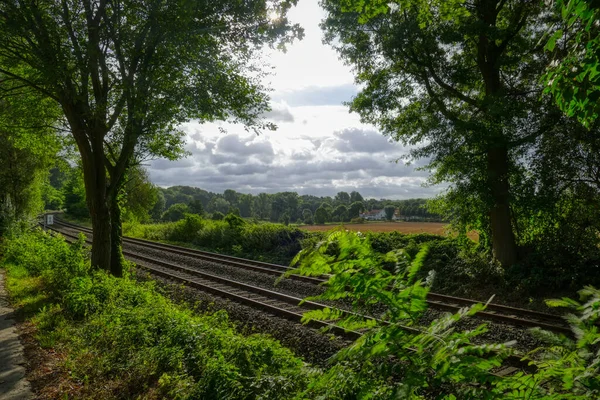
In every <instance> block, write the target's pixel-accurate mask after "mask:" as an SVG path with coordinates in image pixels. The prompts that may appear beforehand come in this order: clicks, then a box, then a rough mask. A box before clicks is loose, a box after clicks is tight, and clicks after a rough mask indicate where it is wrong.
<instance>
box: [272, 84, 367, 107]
mask: <svg viewBox="0 0 600 400" xmlns="http://www.w3.org/2000/svg"><path fill="white" fill-rule="evenodd" d="M357 93H358V88H357V87H356V86H355V85H354V84H351V83H349V84H343V85H337V86H308V87H305V88H302V89H293V90H283V91H279V92H276V93H275V94H274V95H273V100H276V101H284V102H285V103H286V104H288V105H290V106H292V107H299V106H329V105H334V106H339V105H341V104H342V103H344V102H346V101H350V100H352V97H354V96H356V94H357Z"/></svg>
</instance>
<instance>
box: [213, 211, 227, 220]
mask: <svg viewBox="0 0 600 400" xmlns="http://www.w3.org/2000/svg"><path fill="white" fill-rule="evenodd" d="M211 218H212V220H213V221H221V220H222V219H223V218H225V215H224V214H223V213H222V212H220V211H215V212H214V213H212V216H211Z"/></svg>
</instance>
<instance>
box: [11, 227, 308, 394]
mask: <svg viewBox="0 0 600 400" xmlns="http://www.w3.org/2000/svg"><path fill="white" fill-rule="evenodd" d="M187 221H188V224H190V226H194V224H195V223H196V222H197V220H196V219H194V218H187ZM180 222H181V225H184V224H185V221H180ZM5 250H6V253H5V254H6V258H5V263H9V262H10V263H11V264H13V265H18V266H21V267H22V268H23V267H24V270H26V271H27V272H28V274H31V275H36V276H40V277H41V278H42V280H43V281H44V283H45V285H44V286H45V288H46V289H50V290H51V291H52V292H53V293H58V294H60V296H58V297H55V298H54V300H53V301H56V303H54V304H50V305H49V306H47V307H44V308H43V309H41V310H39V311H37V315H36V316H35V317H34V319H33V322H34V324H35V326H36V327H37V329H38V331H37V333H36V337H37V338H39V340H40V343H42V344H44V345H48V346H53V347H54V346H59V347H60V348H61V354H63V355H64V356H65V358H64V363H65V368H68V370H69V375H70V376H71V377H72V379H73V380H74V381H75V382H77V384H76V385H72V386H75V387H79V388H80V390H84V391H85V390H91V391H93V392H94V395H93V396H88V395H85V394H82V393H76V394H75V395H73V396H71V395H68V394H65V393H62V394H61V396H60V397H65V398H66V397H74V398H82V397H85V398H89V397H94V398H146V397H147V396H148V395H150V397H152V398H178V399H195V398H203V399H222V398H228V399H250V398H264V399H267V398H268V399H289V398H293V397H294V395H295V394H296V393H298V392H300V391H301V390H302V389H303V388H304V387H306V385H307V384H308V380H309V378H310V376H311V374H313V373H314V372H313V371H309V370H308V369H307V368H306V367H305V366H304V363H303V362H302V360H300V359H298V358H297V357H295V356H294V355H293V354H292V353H291V351H289V350H288V349H286V348H283V347H282V346H281V345H280V344H279V343H278V342H276V341H274V340H272V339H270V338H268V337H266V336H264V335H251V336H248V337H244V336H241V335H239V334H237V333H236V332H235V330H234V326H233V325H232V324H231V323H230V322H229V321H228V317H227V314H226V313H225V312H222V311H220V312H217V313H215V314H214V315H202V316H198V315H194V314H193V313H192V312H191V311H190V310H187V309H183V308H181V307H178V306H176V305H174V304H173V303H172V302H171V301H169V300H168V299H166V298H165V297H163V296H162V295H160V294H159V293H158V292H157V291H156V290H155V288H154V285H153V283H145V284H140V283H137V282H135V281H133V280H130V279H128V278H114V277H111V276H108V275H107V274H105V273H104V272H102V271H96V272H93V273H92V272H91V271H90V269H89V260H87V259H85V255H86V251H84V249H83V248H82V246H81V243H78V244H76V245H74V246H70V245H68V244H66V243H65V242H64V241H63V240H62V239H60V238H55V237H52V236H50V235H48V234H46V233H43V232H41V231H36V232H34V233H32V234H29V235H25V236H23V237H21V238H19V239H15V240H9V241H8V243H7V245H6V248H5ZM11 271H12V270H11ZM9 275H10V277H11V279H22V275H21V276H20V277H19V276H17V275H16V274H15V275H12V273H11V274H9ZM58 275H61V276H62V278H61V280H57V279H56V278H55V277H56V276H58ZM48 278H50V279H48ZM62 387H63V388H64V387H66V385H64V386H62Z"/></svg>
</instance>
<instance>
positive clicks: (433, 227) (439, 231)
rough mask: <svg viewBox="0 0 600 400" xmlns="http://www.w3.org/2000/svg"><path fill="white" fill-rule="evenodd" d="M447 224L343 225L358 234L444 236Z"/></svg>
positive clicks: (316, 229)
mask: <svg viewBox="0 0 600 400" xmlns="http://www.w3.org/2000/svg"><path fill="white" fill-rule="evenodd" d="M338 226H341V225H335V224H330V225H303V226H301V227H300V228H301V229H306V230H307V231H311V232H322V231H328V230H330V229H334V228H336V227H338ZM447 226H448V224H446V223H443V222H403V221H397V222H367V223H364V224H344V227H345V228H346V229H349V230H351V231H360V232H394V231H397V232H400V233H432V234H435V235H443V236H444V235H446V234H447V232H446V230H447ZM467 236H468V237H469V238H470V239H472V240H474V241H478V240H479V235H478V234H477V232H476V231H472V232H469V233H468V234H467Z"/></svg>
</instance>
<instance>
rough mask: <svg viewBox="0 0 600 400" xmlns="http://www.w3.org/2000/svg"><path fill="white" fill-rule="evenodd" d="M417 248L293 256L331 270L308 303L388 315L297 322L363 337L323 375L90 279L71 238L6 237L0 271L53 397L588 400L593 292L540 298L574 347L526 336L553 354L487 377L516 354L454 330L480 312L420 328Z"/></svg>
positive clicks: (334, 244)
mask: <svg viewBox="0 0 600 400" xmlns="http://www.w3.org/2000/svg"><path fill="white" fill-rule="evenodd" d="M229 219H230V222H231V223H232V224H235V222H234V220H233V218H229ZM429 251H431V249H430V247H429V246H427V245H425V246H422V247H421V248H420V249H419V250H418V252H417V253H416V254H415V255H414V256H411V255H409V253H408V252H405V251H402V250H399V251H394V252H390V253H387V254H385V255H381V254H380V253H378V252H376V251H374V249H373V248H371V245H370V241H369V239H367V238H366V237H364V236H362V235H359V234H355V233H347V232H343V231H337V232H334V233H333V234H331V235H329V236H328V237H327V238H326V239H325V241H323V242H322V243H319V245H318V246H316V247H314V248H311V249H307V250H305V251H303V252H302V253H300V255H299V256H298V257H297V258H296V261H297V262H298V270H297V271H296V272H299V273H302V274H305V275H320V274H323V273H330V274H332V277H331V279H330V280H329V282H328V283H327V285H326V286H327V290H326V291H325V292H324V294H323V295H321V296H319V298H320V299H328V300H331V299H339V298H347V299H348V300H350V301H351V302H352V304H353V305H354V307H355V308H356V309H357V310H362V311H364V309H365V307H380V306H381V304H384V305H386V309H387V312H385V313H384V315H382V317H381V318H382V320H381V322H378V321H375V320H372V319H365V318H364V317H360V316H356V315H343V314H339V313H338V312H337V311H336V310H334V309H330V308H326V309H324V310H315V311H312V312H310V313H307V314H306V315H305V320H306V321H308V320H311V319H319V320H339V323H340V324H341V325H343V326H345V327H347V328H349V329H359V328H362V329H363V330H364V335H363V336H362V337H361V338H360V339H358V340H357V341H356V342H355V343H354V344H353V345H352V346H350V347H348V348H346V349H344V350H342V351H341V352H339V353H338V354H337V355H336V356H335V358H334V359H332V360H331V363H330V365H329V366H328V367H327V368H325V369H320V368H315V367H312V366H310V365H307V364H305V363H303V362H302V360H301V359H299V358H297V357H295V356H294V355H293V354H292V353H291V352H290V351H289V350H287V349H285V348H282V347H281V346H280V345H279V344H278V343H277V342H275V341H274V340H272V339H270V338H268V337H266V336H264V335H251V336H248V337H244V336H241V335H239V334H238V333H236V332H235V329H234V327H233V325H232V324H231V323H229V321H228V319H227V315H226V313H225V312H223V311H218V312H216V313H214V314H213V315H195V314H193V313H192V312H190V311H189V310H187V309H185V308H184V307H182V306H180V305H175V304H174V303H172V302H171V301H170V300H168V299H166V298H165V297H163V296H162V295H161V294H159V293H158V292H157V290H156V288H155V287H154V285H153V284H152V283H138V282H136V281H134V280H132V279H130V278H129V277H127V276H125V277H123V278H115V277H111V276H109V275H108V274H106V273H105V272H103V271H97V270H96V271H94V270H92V269H91V264H90V261H89V258H88V256H87V251H85V249H84V248H83V240H80V241H79V242H78V243H76V244H74V245H69V244H67V243H66V242H64V241H63V240H62V239H61V238H58V237H54V236H50V235H48V234H46V233H44V232H41V231H39V230H37V231H34V232H32V233H29V234H25V235H22V236H20V237H16V238H13V239H10V240H7V241H6V242H5V243H4V248H3V253H4V258H3V261H2V265H3V267H4V268H6V270H7V278H8V279H7V283H8V290H9V292H10V295H11V298H12V301H13V304H14V305H15V306H16V307H17V308H18V311H19V314H20V316H21V318H25V319H27V320H30V321H31V322H32V324H33V325H34V327H35V337H36V339H37V340H38V342H39V344H40V345H41V346H42V347H43V348H47V349H50V348H51V349H53V350H54V352H55V353H60V354H62V355H63V357H61V359H60V361H59V363H58V365H57V366H56V368H58V372H59V376H60V379H62V380H66V383H67V384H65V385H63V389H62V392H61V396H69V397H75V398H81V397H85V398H102V399H106V398H135V397H144V398H177V399H188V398H189V399H192V398H206V399H221V398H229V399H248V398H263V399H315V398H323V399H348V398H356V399H367V398H378V399H392V398H399V397H400V398H406V399H426V398H432V397H436V398H444V399H456V398H461V399H506V398H514V399H522V398H530V399H567V398H568V399H588V398H594V397H596V396H597V395H598V394H600V380H599V377H600V374H599V372H600V371H599V370H600V365H598V362H597V357H598V355H597V354H596V351H597V343H598V341H599V340H600V334H599V333H598V329H597V327H596V326H595V324H596V323H597V322H598V321H600V292H599V291H597V290H594V289H592V288H587V289H585V290H583V291H582V292H581V296H582V300H584V303H581V304H580V303H577V302H575V301H572V300H568V299H563V300H554V301H551V302H550V303H551V304H552V305H553V306H561V307H568V308H571V309H572V310H573V312H574V313H576V314H577V316H575V315H573V316H572V317H571V318H570V322H571V324H572V325H573V326H574V328H576V331H577V332H578V335H577V339H576V340H571V339H567V338H565V337H559V336H556V335H553V334H549V333H546V332H538V334H539V336H540V337H543V338H545V339H546V340H549V341H550V343H552V346H551V347H548V348H543V349H538V350H536V351H535V352H534V353H532V354H530V355H527V356H525V358H526V360H529V362H530V363H531V364H532V365H534V366H535V367H536V368H537V370H536V372H535V373H527V374H526V373H523V372H520V373H517V374H515V375H512V376H509V377H499V376H497V375H494V374H493V369H494V368H495V367H497V366H498V365H500V363H501V361H502V360H503V359H505V358H506V357H507V356H508V355H509V354H512V353H513V352H514V351H513V350H512V349H511V347H510V343H508V344H489V343H488V344H475V343H474V342H473V341H474V339H476V337H477V336H478V335H480V334H481V333H483V332H485V329H486V328H485V326H484V325H482V326H480V327H479V328H477V329H474V330H472V331H468V332H462V331H459V330H455V329H453V326H454V325H455V323H456V322H458V321H459V320H460V319H462V318H465V317H467V316H469V315H472V314H473V313H475V312H476V311H477V310H480V309H482V308H484V306H482V305H478V306H474V307H472V308H471V309H468V310H467V309H465V310H463V311H461V312H460V313H458V314H456V315H448V316H445V317H443V318H441V319H438V320H435V321H433V322H431V323H430V324H428V325H427V326H421V325H420V324H419V323H418V321H419V318H420V316H422V315H423V312H424V311H425V309H426V304H425V296H426V294H427V291H428V286H427V285H426V281H421V280H419V279H417V276H418V271H419V269H420V267H421V266H422V264H423V261H424V259H425V258H426V255H427V254H428V252H429ZM390 264H392V265H394V272H393V273H392V272H390V271H389V268H388V266H389V265H390ZM350 287H352V288H354V289H353V290H348V288H350ZM534 356H536V357H534ZM538 357H539V358H538ZM69 382H70V383H69ZM67 388H70V389H67Z"/></svg>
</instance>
